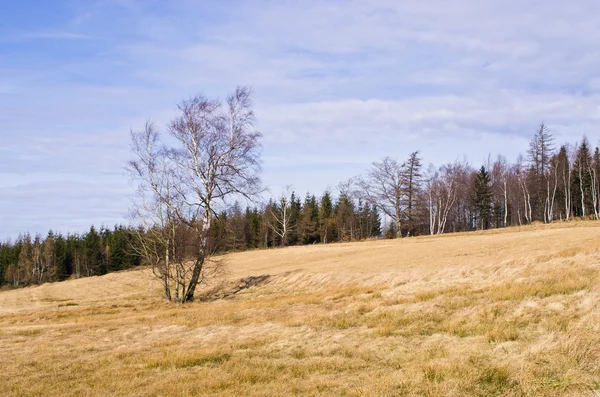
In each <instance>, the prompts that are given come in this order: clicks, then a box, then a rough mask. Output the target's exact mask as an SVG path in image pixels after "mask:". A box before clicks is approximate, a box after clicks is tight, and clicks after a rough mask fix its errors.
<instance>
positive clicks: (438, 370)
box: [0, 222, 600, 396]
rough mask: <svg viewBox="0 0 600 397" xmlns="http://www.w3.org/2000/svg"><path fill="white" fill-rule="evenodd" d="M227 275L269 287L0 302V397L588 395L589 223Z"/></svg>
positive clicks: (592, 356) (104, 288) (231, 260)
mask: <svg viewBox="0 0 600 397" xmlns="http://www.w3.org/2000/svg"><path fill="white" fill-rule="evenodd" d="M223 259H224V260H225V262H226V263H227V264H228V266H229V278H230V279H231V280H237V279H240V278H243V277H248V276H261V275H270V277H269V278H268V279H267V281H265V282H264V283H263V284H261V285H259V286H254V287H251V288H249V289H247V290H242V291H240V292H238V293H237V294H235V295H232V296H229V297H227V298H224V299H218V300H212V301H205V302H197V303H193V304H189V305H183V306H182V305H174V304H169V303H166V302H163V301H162V300H161V299H160V285H159V283H157V282H155V280H153V279H152V278H151V275H150V272H149V271H147V270H140V271H131V272H123V273H118V274H110V275H107V276H104V277H93V278H89V279H80V280H71V281H67V282H63V283H54V284H47V285H42V286H39V287H31V288H25V289H21V290H14V291H5V292H0V368H2V370H1V371H0V395H8V396H21V395H23V396H35V395H40V396H41V395H44V396H46V395H56V396H79V395H92V396H93V395H126V396H141V395H150V396H164V395H176V396H196V395H223V396H229V395H244V396H245V395H252V396H266V395H335V396H337V395H348V396H398V395H406V396H423V395H424V396H466V395H468V396H471V395H473V396H489V395H501V396H565V395H567V396H569V395H572V396H575V395H589V396H594V395H598V390H600V287H599V282H600V224H598V223H596V222H587V223H580V224H575V225H573V224H558V225H552V226H543V225H535V226H531V227H527V228H521V229H516V228H515V229H508V230H503V231H493V232H477V233H462V234H457V235H446V236H439V237H419V238H412V239H404V240H385V241H371V242H361V243H351V244H334V245H327V246H310V247H296V248H287V249H276V250H268V251H254V252H246V253H237V254H231V255H227V256H225V257H223ZM225 284H227V282H226V283H225ZM594 393H596V394H594Z"/></svg>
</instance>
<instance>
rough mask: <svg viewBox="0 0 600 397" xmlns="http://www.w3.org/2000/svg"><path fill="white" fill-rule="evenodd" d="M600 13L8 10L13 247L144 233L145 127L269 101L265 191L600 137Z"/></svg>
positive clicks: (558, 8) (1, 14)
mask: <svg viewBox="0 0 600 397" xmlns="http://www.w3.org/2000/svg"><path fill="white" fill-rule="evenodd" d="M598 15H600V2H598V1H596V0H579V1H577V2H564V1H558V0H543V1H542V0H529V1H528V0H487V1H474V0H471V1H466V0H428V1H419V2H417V1H398V0H365V1H362V0H360V1H359V0H339V1H338V0H330V1H325V0H315V1H313V0H302V1H289V0H251V1H250V0H248V1H244V0H229V1H222V0H220V1H212V0H195V1H192V0H172V1H155V0H62V1H61V0H38V1H32V0H20V1H9V0H0V240H2V239H5V238H15V237H16V236H17V235H18V234H19V233H24V232H27V231H28V232H30V233H32V234H36V233H40V234H42V235H44V234H45V233H47V231H48V230H49V229H53V230H54V231H62V232H63V233H66V232H68V231H71V232H82V231H85V230H87V229H89V226H90V225H91V224H95V225H96V226H99V225H102V224H104V225H108V226H109V227H110V226H112V225H114V224H117V223H125V224H126V223H127V222H128V221H127V218H126V214H127V209H128V207H129V205H130V200H131V198H132V196H133V192H134V189H133V187H132V184H131V181H130V178H129V176H128V175H127V172H126V170H125V166H126V163H127V161H128V160H129V159H130V157H131V155H130V152H129V139H130V138H129V131H130V130H131V129H139V128H141V127H142V126H143V124H144V121H145V120H147V119H151V120H153V121H154V122H155V123H156V124H157V125H158V126H159V127H160V126H165V125H166V123H167V122H168V121H169V120H170V119H171V118H172V117H173V116H174V115H175V109H176V105H177V103H179V102H180V101H181V100H182V99H185V98H188V97H190V96H192V95H196V94H204V95H206V96H209V97H220V98H223V97H225V96H226V95H227V94H228V93H229V92H231V91H232V90H234V89H235V87H236V86H238V85H249V86H252V87H253V89H254V92H255V97H254V99H255V111H256V116H257V125H258V128H259V130H260V131H261V133H262V134H263V138H262V144H263V151H262V158H263V162H264V171H263V175H262V176H263V180H264V183H265V184H266V185H267V186H268V188H269V189H270V192H271V194H272V195H274V196H275V195H279V194H280V193H281V191H282V189H283V188H284V187H285V186H288V185H292V187H293V188H294V190H295V191H296V192H298V193H299V194H300V195H304V194H305V193H306V192H307V191H310V192H311V193H315V194H320V193H321V192H323V191H324V190H325V189H328V188H329V189H331V190H332V191H334V192H335V187H336V186H337V184H338V183H339V182H340V181H342V180H345V179H348V178H349V177H352V176H355V175H358V174H360V173H363V172H365V170H367V169H368V167H369V166H370V164H371V163H372V162H373V161H378V160H380V159H381V158H382V157H384V156H390V157H393V158H397V159H399V160H403V159H405V158H406V157H407V156H408V154H409V153H411V152H413V151H415V150H420V153H421V156H422V158H423V161H424V163H425V164H429V163H433V164H435V165H441V164H443V163H446V162H450V161H454V160H455V159H462V158H463V157H464V156H466V157H467V158H468V159H469V161H470V162H471V164H473V165H474V166H478V165H481V164H482V163H484V162H485V161H486V160H487V158H488V156H490V155H491V156H492V157H495V156H496V155H497V154H503V155H504V156H506V157H507V158H508V159H509V160H510V161H513V160H515V159H516V157H517V156H518V154H519V153H525V151H526V150H527V142H528V140H529V138H530V137H531V135H532V134H533V133H534V132H535V130H536V128H537V126H538V125H539V124H540V123H541V122H542V121H543V122H545V123H546V124H547V125H548V126H549V127H550V128H551V130H552V132H553V133H554V135H555V136H556V142H557V143H558V144H562V143H563V142H570V143H575V142H577V141H581V139H582V136H583V135H586V136H587V138H588V139H589V140H590V142H591V143H592V144H593V145H597V144H598V143H599V142H598V141H599V139H600V132H599V131H600V130H599V128H598V127H599V126H600V75H599V74H598V71H599V70H600V51H598V48H600V23H598Z"/></svg>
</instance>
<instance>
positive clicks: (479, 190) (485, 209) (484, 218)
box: [472, 166, 492, 230]
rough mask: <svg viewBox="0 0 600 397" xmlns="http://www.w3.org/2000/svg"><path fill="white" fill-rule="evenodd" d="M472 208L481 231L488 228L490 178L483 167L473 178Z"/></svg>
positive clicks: (490, 192) (490, 201)
mask: <svg viewBox="0 0 600 397" xmlns="http://www.w3.org/2000/svg"><path fill="white" fill-rule="evenodd" d="M472 190H473V207H474V209H475V214H476V216H477V219H476V223H478V224H479V226H480V228H481V230H484V229H487V228H488V227H489V221H490V214H491V211H492V189H491V185H490V176H489V173H488V171H487V170H486V169H485V167H484V166H481V168H480V169H479V172H478V173H476V174H475V175H474V178H473V188H472Z"/></svg>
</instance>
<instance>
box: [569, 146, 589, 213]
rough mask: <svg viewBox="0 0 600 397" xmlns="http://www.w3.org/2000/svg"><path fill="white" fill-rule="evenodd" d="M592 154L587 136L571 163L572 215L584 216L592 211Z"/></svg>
mask: <svg viewBox="0 0 600 397" xmlns="http://www.w3.org/2000/svg"><path fill="white" fill-rule="evenodd" d="M591 164H592V155H591V153H590V148H589V143H588V140H587V138H585V137H584V138H583V141H582V142H581V145H579V148H578V149H577V154H576V157H575V162H574V163H573V179H572V185H571V192H572V194H573V202H572V205H573V215H574V216H586V215H589V214H590V212H591V211H592V196H591V184H592V177H591V173H590V165H591Z"/></svg>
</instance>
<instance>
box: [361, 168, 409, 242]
mask: <svg viewBox="0 0 600 397" xmlns="http://www.w3.org/2000/svg"><path fill="white" fill-rule="evenodd" d="M405 169H406V167H405V165H404V164H399V163H398V162H397V161H396V160H394V159H392V158H390V157H385V158H383V160H381V162H379V163H373V167H372V168H371V169H370V170H369V172H368V174H367V177H366V178H359V180H358V184H359V186H360V187H361V191H362V194H363V195H364V198H365V199H366V200H368V201H369V202H370V203H371V204H374V205H377V208H379V209H381V210H382V211H383V212H384V213H385V214H386V215H387V216H388V217H390V218H391V219H392V221H393V222H394V224H395V231H396V237H401V236H402V217H403V216H404V211H403V205H402V204H403V200H404V190H403V183H404V176H405Z"/></svg>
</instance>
